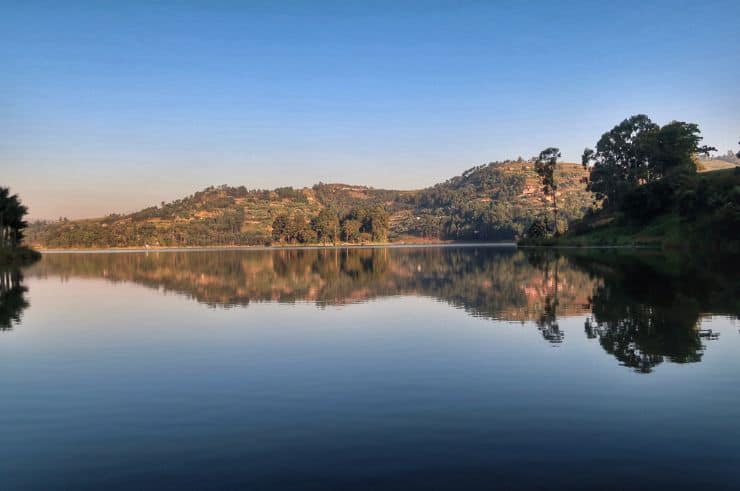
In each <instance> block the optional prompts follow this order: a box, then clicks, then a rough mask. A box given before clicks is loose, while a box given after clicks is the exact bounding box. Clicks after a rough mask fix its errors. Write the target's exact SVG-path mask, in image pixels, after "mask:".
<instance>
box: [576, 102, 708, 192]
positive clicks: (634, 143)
mask: <svg viewBox="0 0 740 491" xmlns="http://www.w3.org/2000/svg"><path fill="white" fill-rule="evenodd" d="M700 134H701V132H700V131H699V127H698V126H697V125H696V124H694V123H685V122H682V121H673V122H671V123H668V124H667V125H665V126H663V127H660V126H659V125H657V124H655V123H653V122H652V121H651V120H650V118H648V117H647V116H645V115H644V114H638V115H635V116H632V117H630V118H627V119H625V120H624V121H622V122H621V123H619V124H618V125H616V126H615V127H614V128H612V129H611V130H610V131H608V132H606V133H604V134H603V135H602V136H601V138H600V139H599V141H598V142H597V143H596V150H592V149H589V148H587V149H586V150H584V152H583V156H582V159H581V162H582V163H583V165H584V167H587V168H590V170H591V174H590V177H589V182H588V189H589V190H590V191H592V192H594V193H595V194H596V197H597V199H604V200H605V206H607V207H614V206H618V205H619V204H620V203H621V202H622V199H623V198H624V196H625V194H626V193H628V192H629V191H630V190H632V189H634V188H635V187H637V186H639V185H641V184H646V183H649V182H654V181H657V180H659V179H661V178H663V177H665V176H666V175H669V174H672V173H674V172H676V171H681V170H683V171H690V172H693V171H695V170H696V165H695V163H694V156H695V155H696V154H699V153H703V154H707V153H708V152H710V151H712V150H715V149H714V148H713V147H708V146H700V145H699V143H700V142H701V140H702V138H701V136H700Z"/></svg>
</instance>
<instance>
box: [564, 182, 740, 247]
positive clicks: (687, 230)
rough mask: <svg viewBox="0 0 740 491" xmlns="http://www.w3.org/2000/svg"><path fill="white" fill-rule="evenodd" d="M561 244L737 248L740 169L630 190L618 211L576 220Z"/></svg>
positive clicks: (739, 222)
mask: <svg viewBox="0 0 740 491" xmlns="http://www.w3.org/2000/svg"><path fill="white" fill-rule="evenodd" d="M557 243H558V244H559V245H659V246H662V247H666V248H674V249H683V248H686V249H698V248H710V249H717V250H720V249H721V250H736V249H737V246H738V243H740V168H732V169H724V170H716V171H710V172H702V173H697V174H693V175H692V174H688V175H677V176H672V177H669V178H665V179H663V180H661V181H657V182H654V183H650V184H646V185H644V186H642V187H640V188H638V189H636V190H635V191H633V192H631V193H630V194H628V195H627V196H626V198H625V204H624V205H623V206H622V207H620V208H619V209H616V210H614V211H612V212H608V213H605V212H602V213H597V214H594V215H588V216H586V217H584V218H583V219H582V220H580V221H577V222H576V223H573V224H572V226H571V229H570V231H569V233H567V234H566V235H565V236H563V237H560V238H558V240H557Z"/></svg>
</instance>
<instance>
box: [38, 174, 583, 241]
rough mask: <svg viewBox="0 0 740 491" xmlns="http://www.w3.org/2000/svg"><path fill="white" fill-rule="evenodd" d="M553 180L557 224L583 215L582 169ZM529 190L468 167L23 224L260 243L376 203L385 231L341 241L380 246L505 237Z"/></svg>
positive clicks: (515, 226) (209, 191)
mask: <svg viewBox="0 0 740 491" xmlns="http://www.w3.org/2000/svg"><path fill="white" fill-rule="evenodd" d="M557 175H558V180H559V183H560V187H559V193H558V200H559V204H560V206H561V207H562V219H563V223H565V222H566V221H568V220H573V219H575V218H579V217H581V216H583V214H584V213H585V211H586V210H587V209H588V208H589V207H590V206H591V203H592V197H591V194H590V193H588V192H587V191H585V189H584V185H583V183H582V181H583V178H584V177H585V176H586V175H587V173H586V171H585V170H584V169H583V168H582V167H581V166H580V165H576V164H559V165H558V169H557ZM539 187H540V186H539V184H538V181H537V175H536V174H535V172H534V166H533V163H532V162H528V161H517V162H512V161H507V162H494V163H491V164H486V165H482V166H478V167H473V168H471V169H469V170H467V171H465V172H464V173H463V174H462V175H460V176H456V177H454V178H452V179H449V180H448V181H446V182H444V183H441V184H438V185H436V186H433V187H430V188H426V189H422V190H417V191H396V190H384V189H373V188H368V187H364V186H352V185H345V184H323V183H319V184H316V185H314V186H313V187H310V188H302V189H293V188H290V187H285V188H278V189H274V190H250V189H247V188H246V187H244V186H239V187H231V186H218V187H209V188H206V189H204V190H203V191H199V192H197V193H195V194H193V195H191V196H188V197H186V198H183V199H179V200H175V201H172V202H170V203H162V204H161V205H160V206H152V207H149V208H145V209H143V210H141V211H138V212H136V213H131V214H128V215H119V214H111V215H108V216H106V217H102V218H96V219H87V220H66V219H61V220H58V221H53V222H36V223H33V224H31V226H30V227H29V230H28V232H27V242H28V243H30V244H32V245H34V246H36V247H41V248H104V247H143V246H151V247H166V246H169V247H173V246H211V245H223V246H231V245H234V246H235V245H265V244H269V243H272V242H273V230H272V226H273V223H274V222H275V220H276V218H278V217H282V218H284V217H289V218H290V219H291V220H293V219H295V220H296V222H300V223H304V224H306V225H305V226H307V227H308V226H312V224H313V223H314V222H315V220H316V218H317V217H318V216H319V213H320V212H321V211H322V210H330V211H331V213H327V214H329V215H336V217H337V219H339V220H345V219H347V218H349V217H350V216H352V217H357V216H364V215H363V214H364V210H370V209H375V210H377V209H379V207H380V209H382V210H384V212H385V213H386V214H387V217H386V218H387V219H384V220H383V223H382V226H383V227H385V228H386V229H387V230H383V231H382V232H383V233H381V234H378V235H376V234H372V235H371V234H362V233H360V234H358V235H356V236H353V237H352V240H351V241H370V240H372V237H376V236H383V237H388V239H389V240H390V241H422V240H515V239H517V238H519V237H520V236H521V234H522V233H523V231H524V230H526V227H527V226H528V225H529V223H531V221H532V220H533V219H534V218H535V217H537V216H540V215H541V214H543V213H544V211H545V209H546V203H545V201H544V200H543V197H542V193H541V192H540V190H539ZM358 226H362V225H361V224H360V225H358ZM377 226H378V225H377V223H376V227H377ZM314 236H315V234H314ZM338 238H339V239H340V240H344V241H348V240H347V238H346V237H345V238H344V239H342V237H341V236H338ZM312 240H313V239H308V241H309V242H310V241H312Z"/></svg>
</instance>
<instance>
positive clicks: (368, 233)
mask: <svg viewBox="0 0 740 491" xmlns="http://www.w3.org/2000/svg"><path fill="white" fill-rule="evenodd" d="M388 230H389V219H388V211H387V210H386V209H385V207H383V206H382V205H375V206H370V207H357V208H352V209H351V210H350V211H349V212H348V213H347V214H345V215H341V214H340V213H339V212H337V211H336V210H334V209H331V208H324V209H322V210H321V211H320V212H319V214H318V215H317V216H315V217H313V218H311V219H308V218H306V216H305V215H304V214H302V213H296V214H294V215H293V216H290V215H288V214H287V213H282V214H280V215H278V216H277V217H275V220H273V222H272V240H273V242H274V243H278V244H335V243H337V242H340V241H343V242H350V243H364V242H385V241H387V240H388Z"/></svg>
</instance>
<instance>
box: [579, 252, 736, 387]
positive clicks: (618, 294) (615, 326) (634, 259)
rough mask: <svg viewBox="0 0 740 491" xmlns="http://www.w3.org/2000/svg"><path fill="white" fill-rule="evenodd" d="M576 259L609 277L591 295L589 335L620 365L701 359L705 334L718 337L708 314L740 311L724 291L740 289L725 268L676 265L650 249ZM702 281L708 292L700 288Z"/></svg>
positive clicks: (648, 366) (638, 367)
mask: <svg viewBox="0 0 740 491" xmlns="http://www.w3.org/2000/svg"><path fill="white" fill-rule="evenodd" d="M571 259H572V261H573V263H574V264H575V265H577V266H578V267H581V268H583V269H584V270H586V271H588V272H590V273H591V274H595V275H599V276H600V277H601V278H602V279H603V282H602V283H601V284H600V285H598V286H597V287H596V288H594V290H593V294H592V295H591V298H590V305H589V306H590V310H591V316H589V317H588V318H587V319H586V321H585V332H586V336H587V337H588V338H590V339H598V341H599V344H600V345H601V346H602V348H603V349H604V350H605V351H606V352H607V353H609V354H611V355H613V356H614V357H615V358H616V359H617V360H618V361H619V362H620V364H622V365H624V366H627V367H630V368H633V369H634V370H635V371H637V372H640V373H650V372H651V371H652V370H653V369H654V368H655V367H656V366H657V365H658V364H660V363H662V362H664V361H665V360H669V361H671V362H673V363H694V362H699V361H701V359H702V356H703V354H704V349H705V345H704V344H703V343H702V339H716V338H717V337H718V335H717V334H716V333H711V331H709V332H706V331H702V330H701V329H700V327H701V319H702V314H703V313H705V312H713V313H725V314H728V315H733V316H737V314H738V310H737V305H736V301H731V300H729V298H731V297H725V295H724V293H720V294H719V295H718V292H717V290H718V289H723V290H724V289H727V288H730V289H733V288H734V289H737V286H734V287H732V286H730V285H732V283H733V280H732V279H731V278H728V277H727V273H724V272H719V271H714V272H711V271H710V270H706V269H699V270H697V269H696V268H685V267H682V266H683V265H685V263H683V262H681V261H677V262H676V263H675V264H679V265H681V266H679V267H678V268H676V267H673V268H671V266H670V264H668V263H665V262H663V261H662V260H659V259H658V258H657V257H656V256H655V255H650V254H646V255H643V256H642V257H641V256H640V255H631V256H628V255H620V254H601V255H599V256H594V255H590V256H589V257H578V256H574V257H572V258H571ZM707 275H709V276H707ZM726 282H729V283H726ZM698 285H702V290H703V291H701V292H699V291H697V290H696V287H697V286H698Z"/></svg>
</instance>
